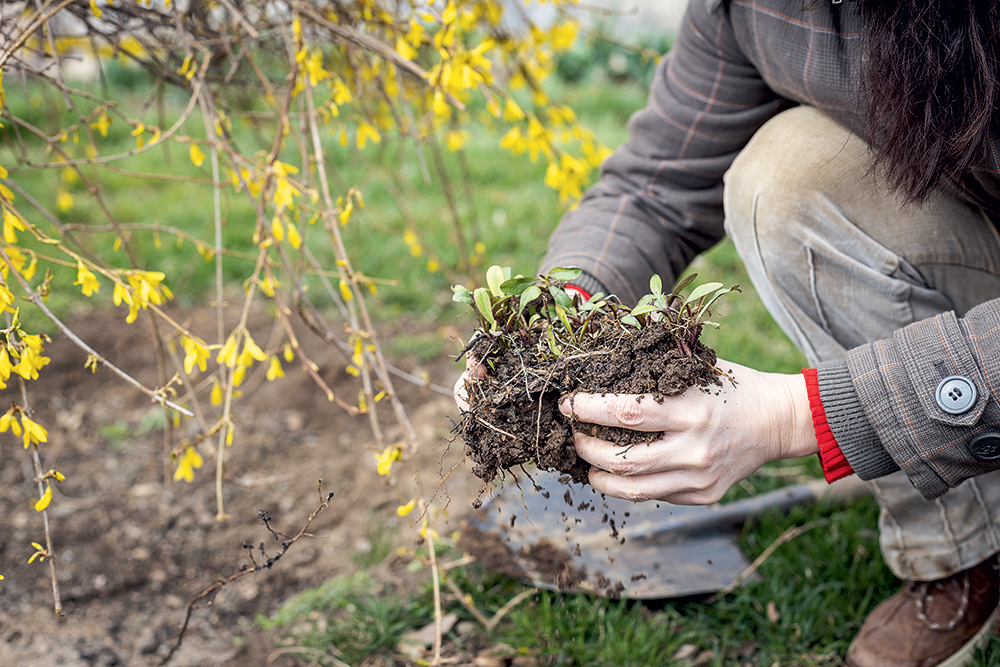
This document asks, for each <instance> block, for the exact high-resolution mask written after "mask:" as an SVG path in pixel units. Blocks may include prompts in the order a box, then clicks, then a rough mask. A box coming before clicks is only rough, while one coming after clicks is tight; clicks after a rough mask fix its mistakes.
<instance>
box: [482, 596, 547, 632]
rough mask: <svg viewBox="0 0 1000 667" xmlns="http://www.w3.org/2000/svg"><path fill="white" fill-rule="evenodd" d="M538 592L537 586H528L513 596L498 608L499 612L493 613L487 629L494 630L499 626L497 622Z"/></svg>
mask: <svg viewBox="0 0 1000 667" xmlns="http://www.w3.org/2000/svg"><path fill="white" fill-rule="evenodd" d="M537 592H538V589H537V588H528V589H526V590H523V591H521V592H520V593H518V594H517V595H515V596H514V597H512V598H511V599H510V600H508V601H507V603H506V604H505V605H504V606H502V607H500V609H498V610H497V613H495V614H493V618H491V619H490V621H489V623H487V624H486V629H487V630H493V628H495V627H497V624H498V623H500V621H502V620H503V617H504V616H506V615H507V614H508V613H510V611H511V610H512V609H513V608H514V607H516V606H517V605H519V604H521V603H522V602H523V601H524V600H525V599H526V598H528V597H530V596H531V595H533V594H534V593H537Z"/></svg>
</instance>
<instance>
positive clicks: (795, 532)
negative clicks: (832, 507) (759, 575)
mask: <svg viewBox="0 0 1000 667" xmlns="http://www.w3.org/2000/svg"><path fill="white" fill-rule="evenodd" d="M829 522H830V520H829V519H814V520H813V521H810V522H809V523H805V524H802V525H801V526H792V527H791V528H788V529H787V530H785V532H783V533H782V534H781V535H779V536H778V539H776V540H775V541H774V542H771V545H770V546H769V547H768V548H766V549H764V553H762V554H761V555H759V556H757V558H755V559H754V561H753V562H752V563H750V565H749V566H748V567H747V568H746V569H745V570H743V571H742V572H740V573H739V575H738V576H737V577H736V578H735V579H733V581H732V583H730V584H729V585H728V586H726V587H725V588H723V589H722V590H720V591H719V592H718V593H716V594H715V595H713V596H712V597H710V598H709V599H708V600H707V602H709V603H712V602H717V601H719V600H721V599H722V598H724V597H725V596H727V595H729V594H730V593H732V592H733V591H734V590H736V589H737V588H738V587H739V586H740V585H741V584H742V583H743V582H744V581H746V580H747V579H748V578H749V577H751V576H753V573H754V572H756V571H757V569H758V568H759V567H760V566H761V565H762V564H763V563H764V561H766V560H767V559H768V558H770V557H771V554H773V553H774V551H775V549H777V548H778V547H780V546H781V545H782V544H784V543H785V542H788V541H790V540H794V539H795V538H796V537H798V536H799V535H801V534H802V533H804V532H806V531H809V530H812V529H813V528H816V527H818V526H822V525H823V524H826V523H829Z"/></svg>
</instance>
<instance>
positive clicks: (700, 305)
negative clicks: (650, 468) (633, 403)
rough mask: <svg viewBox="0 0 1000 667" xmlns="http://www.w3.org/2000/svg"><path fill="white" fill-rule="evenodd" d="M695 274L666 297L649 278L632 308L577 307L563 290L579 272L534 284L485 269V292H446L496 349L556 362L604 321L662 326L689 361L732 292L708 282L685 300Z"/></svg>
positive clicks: (591, 303) (553, 274)
mask: <svg viewBox="0 0 1000 667" xmlns="http://www.w3.org/2000/svg"><path fill="white" fill-rule="evenodd" d="M696 275H697V274H691V275H688V276H687V277H685V278H684V279H682V280H681V281H680V282H678V283H677V286H676V287H675V288H674V290H673V291H672V292H670V293H669V294H665V293H664V292H663V283H662V281H661V279H660V277H659V276H656V275H654V276H653V277H652V278H651V279H650V281H649V290H650V291H649V294H646V295H645V296H643V297H642V298H641V299H640V300H639V303H638V304H636V306H635V307H634V308H631V309H629V308H626V307H624V306H622V305H621V304H620V303H618V302H617V300H614V299H608V298H605V296H604V295H603V294H600V293H598V294H595V295H594V296H592V297H591V298H590V299H588V300H587V301H584V302H581V301H580V300H579V297H576V296H574V295H572V294H570V293H569V292H567V291H566V285H567V284H569V283H571V282H572V281H573V280H575V279H576V278H578V277H579V276H580V270H579V269H565V268H557V269H553V270H551V271H549V272H548V273H546V274H544V275H539V276H537V277H535V278H527V277H525V276H522V275H517V276H513V277H512V276H511V270H510V268H508V267H500V266H491V267H490V268H489V270H488V271H487V272H486V284H487V287H480V288H477V289H475V290H473V291H471V292H470V291H469V290H468V289H467V288H465V287H463V286H461V285H455V286H454V287H452V291H453V292H454V295H453V297H452V298H453V300H454V301H457V302H460V303H465V304H468V305H469V306H471V307H472V309H473V311H474V312H475V313H476V316H477V318H478V319H479V329H480V331H481V333H482V334H483V335H486V336H488V337H489V338H490V339H491V340H493V341H495V342H496V343H497V344H498V345H500V346H502V347H505V348H509V347H511V345H512V344H513V343H514V342H515V341H518V342H520V343H522V344H527V345H529V346H530V345H534V347H535V349H536V350H537V351H538V353H539V354H540V355H541V356H542V357H549V358H550V359H555V358H559V357H561V356H562V355H564V354H568V353H572V352H571V351H572V350H580V349H581V346H582V345H583V343H584V341H585V339H586V337H588V336H592V337H597V336H598V335H600V334H601V331H602V327H605V326H607V325H606V320H607V319H609V318H608V317H602V316H610V320H611V321H612V322H614V323H615V326H620V327H633V328H637V329H642V328H645V327H651V326H663V327H666V328H667V329H669V330H670V332H671V334H672V335H673V337H674V339H675V340H676V341H677V346H678V348H680V350H681V351H682V352H684V353H685V354H688V355H690V354H691V350H692V348H693V347H694V344H695V341H696V339H697V337H698V334H699V333H700V331H701V328H702V327H703V326H704V325H710V326H718V325H717V324H715V323H714V322H711V321H710V320H708V319H707V318H708V317H709V316H710V315H711V313H712V309H713V308H714V307H715V305H716V303H717V302H718V300H719V299H720V298H721V297H722V296H723V295H724V294H727V293H729V292H732V291H739V288H738V287H729V288H727V287H724V286H723V285H722V283H718V282H710V283H704V284H702V285H698V286H697V287H695V288H694V289H692V290H691V292H690V294H688V295H687V296H685V295H684V294H683V293H682V291H683V290H684V289H685V288H686V287H688V286H689V285H690V284H691V283H692V282H693V281H694V279H695V277H696Z"/></svg>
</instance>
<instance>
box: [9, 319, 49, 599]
mask: <svg viewBox="0 0 1000 667" xmlns="http://www.w3.org/2000/svg"><path fill="white" fill-rule="evenodd" d="M10 326H11V319H10V313H7V327H8V328H9V327H10ZM17 382H18V385H19V386H20V388H21V401H22V402H23V403H24V406H23V407H22V408H21V409H22V410H23V411H24V412H25V414H27V415H29V416H30V415H31V414H32V413H33V411H32V409H31V403H30V402H29V401H28V388H27V386H26V385H25V384H24V378H23V377H21V376H20V375H19V376H18V377H17ZM25 437H27V436H25ZM31 460H32V462H33V463H34V466H35V480H36V481H37V483H38V497H39V498H41V497H42V496H44V495H45V482H44V481H43V479H42V478H43V475H42V461H41V459H40V458H39V457H38V445H37V444H32V445H31ZM42 525H43V526H44V528H45V553H46V559H47V560H48V561H49V575H50V576H51V578H52V605H53V608H54V611H55V613H56V616H62V615H63V606H62V598H61V597H60V595H59V582H58V581H57V580H56V553H55V550H54V549H53V548H52V530H51V529H50V526H49V510H48V508H46V509H44V510H42Z"/></svg>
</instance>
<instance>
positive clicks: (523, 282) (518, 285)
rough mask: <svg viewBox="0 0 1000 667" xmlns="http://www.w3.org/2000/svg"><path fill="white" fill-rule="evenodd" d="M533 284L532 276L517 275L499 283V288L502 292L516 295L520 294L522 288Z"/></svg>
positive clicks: (522, 290) (524, 288)
mask: <svg viewBox="0 0 1000 667" xmlns="http://www.w3.org/2000/svg"><path fill="white" fill-rule="evenodd" d="M534 284H535V279H534V278H525V277H524V276H518V277H517V278H511V279H510V280H505V281H503V283H501V284H500V289H501V290H502V291H503V293H504V294H512V295H514V296H517V295H518V294H522V293H523V292H524V290H526V289H528V288H529V287H531V286H532V285H534Z"/></svg>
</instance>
